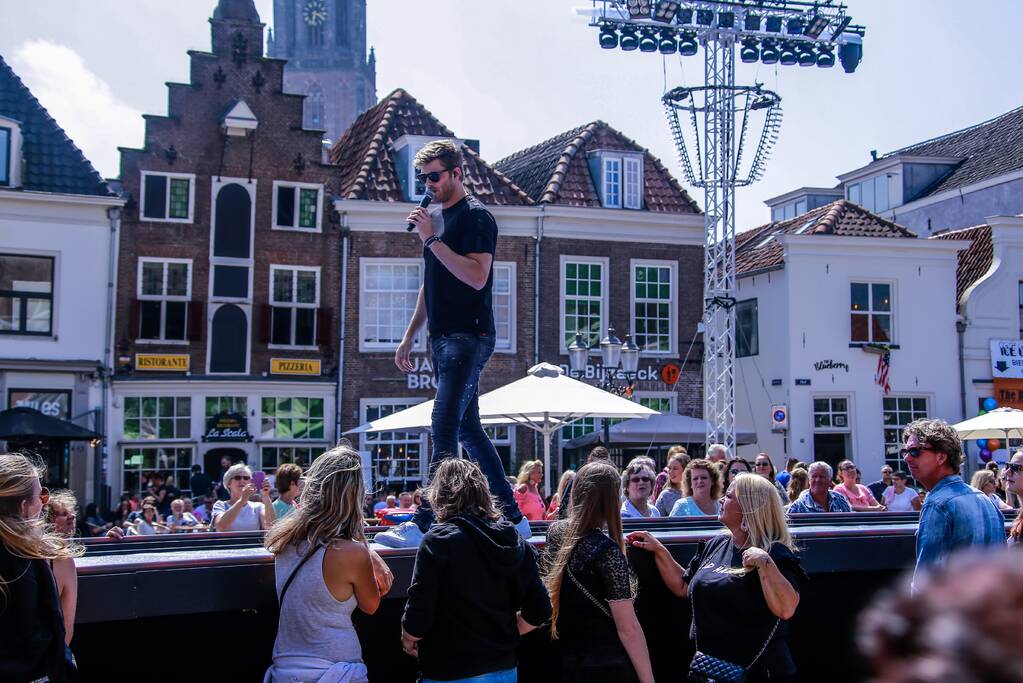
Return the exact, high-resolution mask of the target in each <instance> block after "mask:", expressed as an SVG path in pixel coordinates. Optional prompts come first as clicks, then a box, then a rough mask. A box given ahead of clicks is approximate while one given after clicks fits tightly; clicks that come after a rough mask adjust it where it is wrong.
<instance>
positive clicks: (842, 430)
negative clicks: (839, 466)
mask: <svg viewBox="0 0 1023 683" xmlns="http://www.w3.org/2000/svg"><path fill="white" fill-rule="evenodd" d="M836 398H837V399H843V400H844V401H845V416H846V426H845V427H835V426H834V420H833V419H832V420H831V422H832V426H830V427H818V426H817V419H816V418H817V415H818V414H820V415H823V414H824V413H818V412H817V409H816V407H815V406H814V401H818V400H824V399H827V400H828V413H827V414H828V415H830V416H832V417H834V416H835V415H836V413H835V412H834V411H832V410H831V401H833V400H834V399H836ZM837 414H841V413H837ZM852 427H853V400H852V396H850V395H849V394H814V395H811V396H810V430H811V431H812V432H813V433H815V434H852V432H853V428H852ZM849 459H850V460H852V458H849Z"/></svg>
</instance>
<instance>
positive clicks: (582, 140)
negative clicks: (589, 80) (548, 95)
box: [494, 121, 700, 213]
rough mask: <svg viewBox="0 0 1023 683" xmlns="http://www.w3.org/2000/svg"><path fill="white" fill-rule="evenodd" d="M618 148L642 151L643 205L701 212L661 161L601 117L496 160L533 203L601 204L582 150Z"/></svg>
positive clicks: (687, 211)
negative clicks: (601, 119)
mask: <svg viewBox="0 0 1023 683" xmlns="http://www.w3.org/2000/svg"><path fill="white" fill-rule="evenodd" d="M595 149H621V150H627V151H630V152H640V153H642V154H643V156H644V164H643V194H644V197H643V199H644V202H643V203H644V208H646V209H647V210H648V211H661V212H667V213H699V212H700V207H699V206H697V204H696V202H695V201H693V199H692V198H691V197H690V196H689V195H688V194H687V193H686V191H685V190H683V189H682V186H681V185H679V184H678V181H677V180H675V177H674V176H672V175H671V173H669V172H668V170H667V169H666V168H665V167H664V165H663V164H661V161H660V160H659V159H658V158H657V157H655V156H654V155H652V154H650V152H649V151H648V150H647V149H646V148H645V147H642V146H640V145H639V144H638V143H637V142H636V141H635V140H632V139H630V138H627V137H626V136H624V135H622V134H621V133H620V132H619V131H617V130H615V129H614V128H612V127H611V126H609V125H608V124H606V123H604V122H603V121H593V122H592V123H587V124H585V125H582V126H579V127H578V128H573V129H572V130H568V131H565V132H564V133H561V134H560V135H556V136H554V137H553V138H551V139H549V140H545V141H544V142H541V143H540V144H538V145H534V146H532V147H529V148H527V149H524V150H521V151H519V152H516V153H515V154H512V155H511V156H509V157H506V158H504V159H501V160H500V161H498V162H497V163H496V164H494V165H495V166H496V167H497V169H498V170H500V171H501V172H502V173H504V174H506V175H507V176H508V177H509V178H511V179H512V180H514V181H515V182H516V183H517V184H518V185H519V187H521V188H522V189H523V190H525V191H526V192H527V193H528V194H529V196H530V197H531V198H532V199H533V201H536V202H542V203H545V204H562V205H568V206H586V207H600V206H601V203H600V196H599V195H598V194H597V188H596V187H595V186H594V184H593V178H592V177H591V175H590V170H589V166H588V164H587V160H586V152H587V151H590V150H595Z"/></svg>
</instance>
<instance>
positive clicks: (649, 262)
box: [629, 259, 678, 356]
mask: <svg viewBox="0 0 1023 683" xmlns="http://www.w3.org/2000/svg"><path fill="white" fill-rule="evenodd" d="M642 267H651V268H668V269H669V270H670V271H671V284H670V286H669V289H668V291H669V292H671V299H670V300H669V301H668V311H669V324H668V350H667V351H642V350H641V351H640V353H639V355H640V356H677V355H678V296H676V294H677V292H678V261H666V260H654V259H630V260H629V331H630V333H631V334H632V339H633V342H634V343H635V340H636V304H637V303H662V302H663V299H642V300H641V299H637V298H636V269H637V268H642Z"/></svg>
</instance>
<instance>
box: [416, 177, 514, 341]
mask: <svg viewBox="0 0 1023 683" xmlns="http://www.w3.org/2000/svg"><path fill="white" fill-rule="evenodd" d="M441 213H442V215H443V217H444V232H443V233H441V235H440V239H441V241H442V242H444V244H446V245H447V246H448V247H450V249H451V250H452V251H453V252H455V253H456V254H460V255H462V256H465V255H466V254H490V255H491V256H493V255H494V250H495V249H496V248H497V223H496V222H495V221H494V217H493V216H492V215H490V212H489V211H487V209H486V208H485V207H484V206H483V204H481V203H480V201H479V200H478V199H476V198H475V197H471V196H468V195H466V196H465V197H464V198H462V199H461V200H460V201H459V202H458V203H456V204H455V205H454V206H452V207H451V208H448V209H444V210H443V211H442V212H441ZM423 258H424V260H425V261H426V277H425V278H424V280H423V283H424V292H423V293H424V295H425V298H426V317H427V321H428V327H429V330H430V336H431V337H433V338H437V337H440V336H442V335H445V334H451V333H453V332H467V333H470V334H483V335H491V336H493V335H494V311H493V309H492V307H491V297H490V292H491V290H492V289H493V287H494V269H493V266H491V269H490V274H489V275H488V276H487V284H486V285H485V286H484V287H483V289H481V290H478V291H477V290H475V289H473V288H472V287H470V286H469V285H467V284H465V283H464V282H462V281H461V280H459V279H458V278H457V277H455V276H454V275H453V274H452V273H451V271H450V270H448V269H447V268H446V267H445V266H444V264H443V263H441V262H440V261H439V260H438V259H437V257H436V256H434V255H433V252H432V251H431V250H430V249H426V248H424V249H423Z"/></svg>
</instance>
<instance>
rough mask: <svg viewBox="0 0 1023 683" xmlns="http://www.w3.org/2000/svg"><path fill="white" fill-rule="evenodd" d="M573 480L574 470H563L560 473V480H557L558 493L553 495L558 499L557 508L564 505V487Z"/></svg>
mask: <svg viewBox="0 0 1023 683" xmlns="http://www.w3.org/2000/svg"><path fill="white" fill-rule="evenodd" d="M573 479H575V470H565V471H564V472H562V473H561V479H559V480H558V492H557V494H555V495H557V497H558V507H561V506H562V505H564V504H565V500H564V496H565V487H566V486H568V482H570V481H572V480H573Z"/></svg>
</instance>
